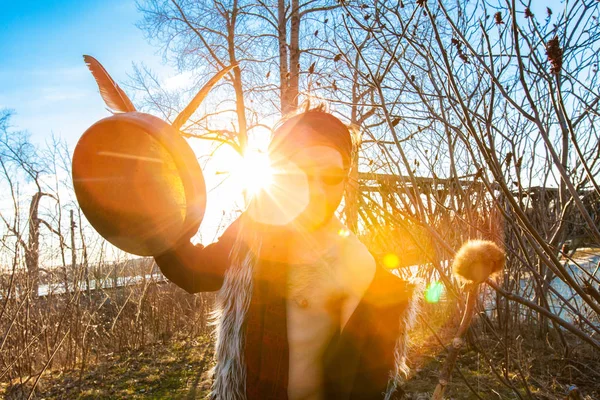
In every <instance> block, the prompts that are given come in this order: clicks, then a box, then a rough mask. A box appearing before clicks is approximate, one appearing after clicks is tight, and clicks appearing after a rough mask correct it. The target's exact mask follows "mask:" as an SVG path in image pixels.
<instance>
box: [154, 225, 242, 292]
mask: <svg viewBox="0 0 600 400" xmlns="http://www.w3.org/2000/svg"><path fill="white" fill-rule="evenodd" d="M238 222H239V219H238V220H236V221H234V222H233V223H232V224H231V225H230V226H229V228H227V230H226V231H225V233H223V235H222V236H221V237H220V238H219V240H218V241H217V242H215V243H211V244H209V245H208V246H206V247H205V246H202V245H201V244H197V245H193V244H192V243H191V242H189V241H185V242H183V243H181V244H179V245H177V246H176V247H174V248H172V249H170V250H168V251H167V252H165V253H162V254H161V255H158V256H154V260H155V261H156V264H158V266H159V267H160V270H161V271H162V273H163V274H164V275H165V276H166V277H167V279H169V280H170V281H171V282H173V283H174V284H176V285H177V286H179V287H180V288H182V289H184V290H185V291H187V292H188V293H198V292H213V291H216V290H219V289H220V288H221V286H222V285H223V279H224V278H225V271H226V270H227V268H228V267H229V253H231V249H232V247H233V244H234V242H235V239H236V236H237V226H238Z"/></svg>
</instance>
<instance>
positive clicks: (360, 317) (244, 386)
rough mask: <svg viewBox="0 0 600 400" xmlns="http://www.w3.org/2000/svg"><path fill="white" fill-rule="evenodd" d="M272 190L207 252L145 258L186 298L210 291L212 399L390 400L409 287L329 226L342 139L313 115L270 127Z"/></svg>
mask: <svg viewBox="0 0 600 400" xmlns="http://www.w3.org/2000/svg"><path fill="white" fill-rule="evenodd" d="M269 155H270V157H271V160H272V163H273V169H274V171H275V173H274V177H273V183H272V185H271V189H270V190H265V191H262V192H261V193H260V195H257V196H256V197H255V199H253V200H252V201H251V203H250V204H249V206H248V209H247V210H246V211H245V212H243V213H242V215H241V216H240V217H239V218H238V219H237V220H235V221H234V222H233V223H232V224H231V225H230V226H229V228H227V229H226V230H225V232H224V234H223V235H222V236H221V237H220V238H219V240H218V241H217V242H215V243H212V244H209V245H207V246H206V247H204V246H202V245H192V244H191V242H190V241H189V237H186V238H184V239H183V240H182V241H181V242H180V243H178V244H177V245H176V246H174V247H173V248H171V249H169V250H168V251H167V252H165V253H163V254H161V255H158V256H155V260H156V263H157V264H158V266H159V267H160V269H161V270H162V272H163V273H164V275H165V276H166V277H167V278H168V279H169V280H170V281H172V282H174V283H175V284H176V285H178V286H180V287H181V288H183V289H185V290H186V291H188V292H190V293H196V292H204V291H218V294H217V319H216V322H217V328H216V333H217V340H216V345H215V357H216V366H215V368H214V371H213V374H214V375H213V385H212V395H211V397H212V398H213V399H247V400H254V399H261V400H268V399H278V400H279V399H289V400H299V399H306V400H309V399H310V400H312V399H314V400H317V399H392V398H396V397H394V396H398V393H399V390H400V389H399V383H400V381H401V375H402V374H403V373H405V372H406V364H405V357H406V347H407V345H406V343H407V331H408V330H409V327H410V324H411V321H412V318H413V315H414V312H415V311H414V309H415V296H414V293H413V292H414V290H415V288H414V287H413V285H412V284H410V283H408V282H406V281H404V280H402V279H400V278H398V277H397V276H396V275H394V274H392V273H391V272H389V271H388V270H386V269H384V268H383V267H382V266H380V265H379V264H378V263H376V262H375V260H374V258H373V256H372V255H371V254H370V253H369V251H368V250H367V249H366V247H365V246H364V245H363V244H362V243H361V242H360V241H359V239H358V238H357V237H356V236H355V235H354V234H353V233H351V232H350V231H349V230H348V229H346V228H345V227H344V225H343V224H342V223H341V222H340V220H339V219H338V218H337V217H336V215H335V211H336V209H337V208H338V206H339V205H340V204H341V201H342V198H343V193H344V190H345V186H346V185H347V184H348V180H349V178H348V177H349V171H350V167H351V165H352V156H353V144H352V136H351V133H350V131H349V129H348V127H347V126H346V125H344V124H343V123H342V122H341V121H340V120H339V119H338V118H336V117H334V116H333V115H332V114H330V113H328V112H326V111H324V110H323V109H313V110H308V111H305V112H302V113H300V114H298V115H295V116H293V117H291V118H289V119H287V120H285V121H284V122H283V123H282V124H281V125H280V126H279V127H277V128H276V129H275V130H274V132H273V135H272V140H271V143H270V145H269Z"/></svg>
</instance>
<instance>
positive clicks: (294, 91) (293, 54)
mask: <svg viewBox="0 0 600 400" xmlns="http://www.w3.org/2000/svg"><path fill="white" fill-rule="evenodd" d="M299 78H300V4H299V1H298V0H292V14H291V17H290V83H289V87H288V104H287V105H286V108H287V110H286V111H285V113H288V112H293V111H295V110H296V109H297V108H298V87H299Z"/></svg>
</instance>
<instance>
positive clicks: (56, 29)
mask: <svg viewBox="0 0 600 400" xmlns="http://www.w3.org/2000/svg"><path fill="white" fill-rule="evenodd" d="M0 6H1V7H0V9H1V10H2V13H0V108H10V109H12V110H14V111H15V114H16V115H15V116H14V118H13V119H12V125H13V126H14V127H15V128H18V129H23V130H28V131H29V132H30V133H31V134H32V138H33V140H34V141H36V142H38V143H40V142H43V141H44V140H45V139H46V138H48V137H49V136H50V135H51V134H52V133H54V134H56V135H58V136H61V137H63V138H64V139H66V140H67V141H68V143H69V144H70V145H71V146H74V144H75V143H76V142H77V139H78V138H79V136H80V135H81V134H82V133H83V132H84V131H85V129H87V127H89V126H90V125H91V124H93V123H94V122H95V121H97V120H98V119H100V118H103V117H105V116H108V115H109V114H108V112H107V111H106V109H105V106H104V103H103V102H102V99H101V98H100V95H99V94H98V89H97V87H96V84H95V82H94V80H93V78H92V76H91V74H90V73H89V71H88V70H87V67H86V66H85V63H84V62H83V59H82V55H83V54H90V55H93V56H94V57H96V58H97V59H98V60H99V61H100V62H101V63H102V64H104V66H105V67H106V69H107V70H108V71H109V73H110V74H111V75H112V76H113V78H114V79H115V80H116V81H117V82H123V81H125V80H127V73H128V72H130V71H131V70H132V67H131V66H132V62H144V63H145V64H146V65H148V66H150V67H151V68H152V69H154V70H157V71H160V70H162V71H163V72H164V70H165V69H166V67H164V66H162V65H161V57H160V55H159V51H158V49H157V48H155V47H152V46H151V45H150V44H149V43H148V42H147V40H145V39H144V35H143V32H142V31H140V30H139V29H138V28H137V27H136V26H135V23H136V22H137V20H138V19H139V14H138V12H137V9H136V5H135V2H134V1H123V0H121V1H119V0H105V1H96V0H94V1H74V0H55V1H8V0H0Z"/></svg>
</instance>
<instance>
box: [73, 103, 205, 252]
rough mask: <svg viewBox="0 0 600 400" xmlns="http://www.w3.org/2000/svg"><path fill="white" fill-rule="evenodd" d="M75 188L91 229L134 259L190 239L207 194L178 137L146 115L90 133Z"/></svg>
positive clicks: (78, 150) (78, 154)
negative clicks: (134, 255)
mask: <svg viewBox="0 0 600 400" xmlns="http://www.w3.org/2000/svg"><path fill="white" fill-rule="evenodd" d="M73 185H74V188H75V194H76V196H77V201H78V202H79V205H80V207H81V209H82V211H83V213H84V214H85V216H86V217H87V219H88V220H89V221H90V223H91V224H92V226H93V227H94V228H95V229H96V230H97V231H98V233H100V235H102V236H103V237H104V238H105V239H106V240H108V241H109V242H110V243H112V244H113V245H115V246H117V247H119V248H120V249H122V250H125V251H127V252H129V253H133V254H137V255H142V256H148V255H158V254H160V253H162V252H164V251H165V250H167V249H169V248H170V247H172V246H174V245H175V244H176V243H177V242H178V241H180V240H183V239H189V238H190V237H191V236H193V235H194V234H195V233H196V231H197V230H198V227H199V226H200V222H201V221H202V218H203V216H204V210H205V208H206V187H205V184H204V177H203V176H202V171H201V169H200V165H199V164H198V161H197V160H196V156H195V155H194V152H193V151H192V149H191V148H190V146H189V145H188V144H187V142H186V141H185V139H183V138H182V137H181V136H180V133H179V131H177V130H176V129H174V128H173V127H172V126H171V125H169V124H167V123H166V122H164V121H163V120H161V119H159V118H156V117H154V116H152V115H149V114H143V113H139V112H128V113H124V114H115V115H113V116H111V117H108V118H105V119H102V120H100V121H98V122H96V123H95V124H94V125H92V126H91V127H90V128H89V129H88V130H87V131H85V133H84V134H83V136H82V137H81V139H80V140H79V142H78V143H77V146H76V147H75V151H74V153H73Z"/></svg>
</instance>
